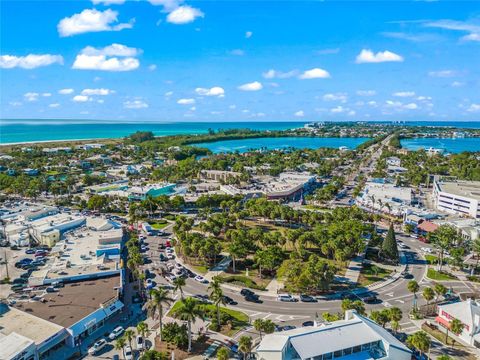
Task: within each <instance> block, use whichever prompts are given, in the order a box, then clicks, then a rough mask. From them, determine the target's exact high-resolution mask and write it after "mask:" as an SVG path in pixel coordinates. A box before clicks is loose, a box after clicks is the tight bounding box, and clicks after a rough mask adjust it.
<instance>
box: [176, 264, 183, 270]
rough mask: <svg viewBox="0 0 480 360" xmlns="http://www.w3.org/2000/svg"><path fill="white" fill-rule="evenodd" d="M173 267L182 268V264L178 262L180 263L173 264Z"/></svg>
mask: <svg viewBox="0 0 480 360" xmlns="http://www.w3.org/2000/svg"><path fill="white" fill-rule="evenodd" d="M175 267H176V268H177V269H183V266H182V264H180V263H176V264H175Z"/></svg>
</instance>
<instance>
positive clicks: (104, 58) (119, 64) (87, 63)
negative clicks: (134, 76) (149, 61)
mask: <svg viewBox="0 0 480 360" xmlns="http://www.w3.org/2000/svg"><path fill="white" fill-rule="evenodd" d="M141 52H142V51H141V50H140V49H136V48H131V47H128V46H125V45H121V44H112V45H110V46H106V47H104V48H94V47H91V46H87V47H85V48H84V49H82V51H81V52H80V53H79V54H78V55H77V57H76V58H75V61H74V63H73V65H72V69H80V70H103V71H131V70H135V69H137V68H138V67H139V66H140V61H139V60H138V59H137V58H135V57H134V56H137V55H138V54H140V53H141Z"/></svg>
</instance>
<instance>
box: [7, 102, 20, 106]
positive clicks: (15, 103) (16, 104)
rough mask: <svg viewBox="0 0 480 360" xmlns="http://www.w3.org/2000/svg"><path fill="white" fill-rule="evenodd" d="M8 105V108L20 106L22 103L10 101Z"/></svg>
mask: <svg viewBox="0 0 480 360" xmlns="http://www.w3.org/2000/svg"><path fill="white" fill-rule="evenodd" d="M8 104H9V105H10V106H22V103H21V102H20V101H10V102H9V103H8Z"/></svg>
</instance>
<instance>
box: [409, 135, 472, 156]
mask: <svg viewBox="0 0 480 360" xmlns="http://www.w3.org/2000/svg"><path fill="white" fill-rule="evenodd" d="M400 143H401V144H402V147H404V148H405V149H407V150H419V149H429V148H430V147H432V148H435V149H443V150H444V152H449V153H461V152H463V151H480V138H464V139H452V138H442V139H430V138H429V139H423V138H421V139H403V140H401V141H400Z"/></svg>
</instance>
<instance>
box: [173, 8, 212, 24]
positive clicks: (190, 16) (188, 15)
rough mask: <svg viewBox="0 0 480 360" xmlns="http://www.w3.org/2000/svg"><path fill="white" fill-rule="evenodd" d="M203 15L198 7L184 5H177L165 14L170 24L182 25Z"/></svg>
mask: <svg viewBox="0 0 480 360" xmlns="http://www.w3.org/2000/svg"><path fill="white" fill-rule="evenodd" d="M204 16H205V15H204V14H203V12H201V11H200V10H199V9H196V8H193V7H191V6H188V5H185V6H180V7H177V8H176V9H175V10H173V11H172V12H171V13H169V14H168V15H167V21H168V22H169V23H172V24H177V25H182V24H188V23H191V22H193V21H195V19H196V18H198V17H201V18H203V17H204Z"/></svg>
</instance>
